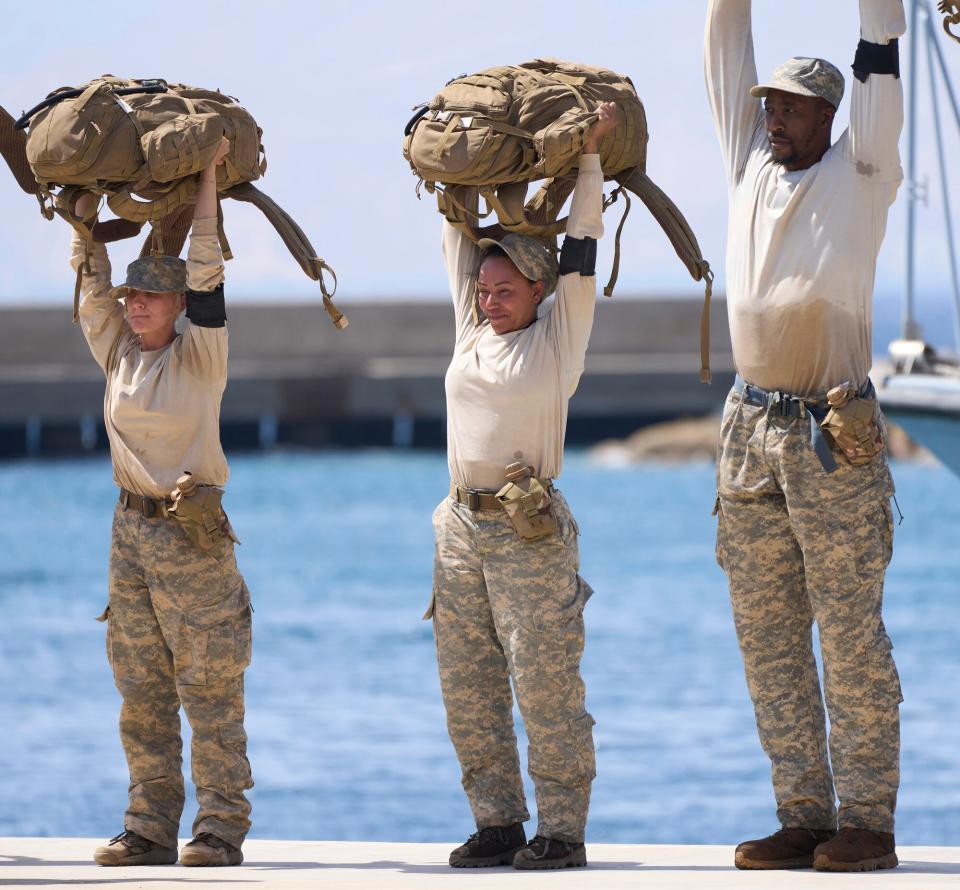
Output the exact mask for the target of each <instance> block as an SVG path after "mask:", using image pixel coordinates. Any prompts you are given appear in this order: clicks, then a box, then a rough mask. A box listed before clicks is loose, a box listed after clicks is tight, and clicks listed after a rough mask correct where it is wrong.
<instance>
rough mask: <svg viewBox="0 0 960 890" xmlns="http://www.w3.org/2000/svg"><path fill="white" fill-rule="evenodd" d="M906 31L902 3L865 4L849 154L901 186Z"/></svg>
mask: <svg viewBox="0 0 960 890" xmlns="http://www.w3.org/2000/svg"><path fill="white" fill-rule="evenodd" d="M906 30H907V22H906V17H905V15H904V11H903V0H860V45H859V46H858V47H857V55H856V59H855V60H854V63H853V74H854V79H853V87H852V89H851V99H850V130H849V142H848V145H847V148H846V152H847V155H848V156H849V157H850V158H851V159H852V160H853V161H855V162H856V163H857V169H858V170H859V171H860V172H862V173H864V174H865V175H868V176H874V177H876V178H877V181H878V182H894V181H899V179H900V178H901V176H902V175H903V174H902V172H901V169H900V151H899V147H898V146H899V143H900V131H901V130H902V129H903V86H902V84H901V82H900V61H899V52H898V45H897V43H896V42H894V41H895V40H896V39H897V38H898V37H900V36H901V35H903V34H904V33H905V32H906Z"/></svg>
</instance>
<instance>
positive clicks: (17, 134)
mask: <svg viewBox="0 0 960 890" xmlns="http://www.w3.org/2000/svg"><path fill="white" fill-rule="evenodd" d="M0 156H2V157H3V159H4V160H5V161H6V162H7V166H8V167H9V168H10V172H11V173H12V174H13V178H14V179H16V180H17V185H19V186H20V188H22V189H23V190H24V191H25V192H26V193H27V194H28V195H36V194H37V180H36V179H35V178H34V175H33V171H32V170H31V169H30V164H29V162H28V161H27V137H26V134H25V133H24V132H23V131H22V130H17V129H15V127H14V120H13V115H11V114H8V113H7V111H6V110H5V109H4V108H0Z"/></svg>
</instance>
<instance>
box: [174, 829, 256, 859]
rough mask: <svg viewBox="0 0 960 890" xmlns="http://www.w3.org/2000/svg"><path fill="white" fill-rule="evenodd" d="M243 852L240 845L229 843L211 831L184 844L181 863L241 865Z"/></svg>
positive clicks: (204, 832) (202, 833)
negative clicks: (235, 845)
mask: <svg viewBox="0 0 960 890" xmlns="http://www.w3.org/2000/svg"><path fill="white" fill-rule="evenodd" d="M241 862H243V853H242V852H241V850H240V848H239V847H234V846H233V845H232V844H228V843H227V842H226V841H225V840H223V839H222V838H219V837H217V836H216V835H215V834H210V832H209V831H203V832H201V833H200V834H198V835H197V836H196V837H195V838H194V839H193V840H192V841H190V843H189V844H187V845H186V846H184V848H183V852H182V853H181V854H180V864H181V865H206V866H217V865H240V863H241Z"/></svg>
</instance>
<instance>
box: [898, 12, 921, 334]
mask: <svg viewBox="0 0 960 890" xmlns="http://www.w3.org/2000/svg"><path fill="white" fill-rule="evenodd" d="M920 3H921V0H912V3H911V6H910V75H909V76H910V85H909V91H910V96H909V100H908V112H907V115H908V116H907V291H906V294H905V295H904V300H903V315H902V318H901V322H900V336H901V337H902V338H903V339H904V340H915V339H917V338H918V337H919V336H920V328H919V325H918V324H917V322H916V319H915V318H914V312H913V304H914V287H915V283H916V243H915V242H916V228H917V179H916V176H917V69H918V65H917V35H918V32H919V30H920V27H919V26H920Z"/></svg>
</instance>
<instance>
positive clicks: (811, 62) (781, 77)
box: [750, 57, 844, 108]
mask: <svg viewBox="0 0 960 890" xmlns="http://www.w3.org/2000/svg"><path fill="white" fill-rule="evenodd" d="M843 89H844V82H843V75H842V74H841V73H840V69H839V68H837V66H836V65H832V64H831V63H830V62H828V61H827V60H826V59H807V58H803V57H794V58H792V59H790V60H789V61H787V62H784V63H783V64H782V65H781V66H780V67H779V68H777V69H775V70H774V72H773V76H772V77H771V78H770V80H769V81H768V82H767V83H761V84H757V86H755V87H751V88H750V95H751V96H756V97H757V98H758V99H759V98H763V97H764V96H766V95H767V93H769V92H770V90H783V92H785V93H795V94H797V95H800V96H819V97H820V98H821V99H826V100H827V101H828V102H829V103H830V104H831V105H832V106H833V107H834V108H839V107H840V100H841V99H843Z"/></svg>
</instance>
